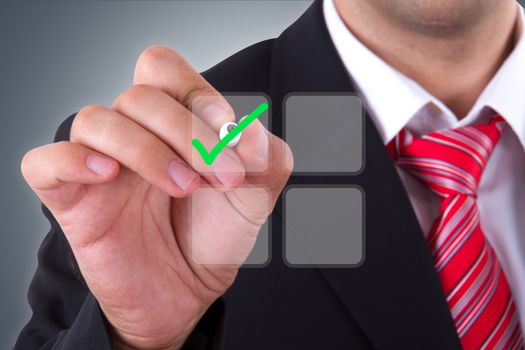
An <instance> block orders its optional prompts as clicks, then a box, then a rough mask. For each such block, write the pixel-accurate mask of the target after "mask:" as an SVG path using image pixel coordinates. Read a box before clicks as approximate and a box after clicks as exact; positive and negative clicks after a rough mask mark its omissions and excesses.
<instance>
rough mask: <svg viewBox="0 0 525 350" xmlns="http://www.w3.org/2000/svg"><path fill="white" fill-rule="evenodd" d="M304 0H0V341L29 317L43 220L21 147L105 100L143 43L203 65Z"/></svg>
mask: <svg viewBox="0 0 525 350" xmlns="http://www.w3.org/2000/svg"><path fill="white" fill-rule="evenodd" d="M310 3H311V1H193V2H191V1H159V2H156V1H130V2H125V1H110V2H102V1H58V2H50V1H49V2H48V1H41V2H29V1H26V2H14V1H12V2H7V3H6V2H0V118H1V124H0V146H1V147H0V149H1V152H2V154H1V169H2V171H1V172H0V184H1V185H0V186H1V197H0V222H1V227H2V232H1V235H0V273H1V298H0V349H7V348H11V347H12V345H13V343H14V340H15V338H16V336H17V333H18V331H19V330H20V329H21V327H22V326H23V325H24V324H25V323H26V322H27V320H28V319H29V317H30V310H29V307H28V306H27V302H26V290H27V287H28V285H29V282H30V279H31V276H32V274H33V272H34V270H35V267H36V253H37V249H38V246H39V244H40V242H41V240H42V239H43V237H44V235H45V234H46V233H47V231H48V229H49V225H48V223H47V221H46V220H45V219H44V218H43V216H42V215H41V213H40V208H39V202H38V201H37V199H36V197H34V196H33V194H32V193H31V191H30V190H29V189H28V188H27V187H26V185H25V183H24V181H23V179H22V178H21V176H20V172H19V163H20V160H21V158H22V156H23V154H24V153H25V152H26V151H27V150H28V149H30V148H32V147H35V146H38V145H42V144H45V143H48V142H50V141H51V138H52V135H53V134H54V132H55V129H56V127H57V126H58V125H59V123H60V122H61V121H62V120H63V119H65V117H67V116H68V115H69V114H71V113H73V112H75V111H77V110H78V109H79V108H81V107H82V106H83V105H86V104H90V103H102V104H110V103H111V101H112V99H113V98H114V97H116V96H117V95H118V94H119V93H120V92H121V91H122V90H124V89H125V88H126V87H127V86H128V85H129V84H130V83H131V81H132V73H133V67H134V63H135V59H136V58H137V57H138V55H139V54H140V52H141V51H142V50H143V49H144V48H146V47H148V46H150V45H153V44H164V45H167V46H170V47H172V48H174V49H176V50H178V51H179V52H181V53H182V54H183V55H184V56H185V57H186V58H187V59H188V60H189V61H190V62H191V63H192V64H193V65H194V67H195V68H197V69H198V70H204V69H206V68H208V67H210V66H212V65H213V64H214V63H216V62H219V61H220V60H222V59H224V58H226V57H228V56H229V55H231V54H233V53H234V52H236V51H238V50H240V49H242V48H244V47H246V46H248V45H250V44H252V43H255V42H257V41H260V40H264V39H267V38H271V37H275V36H277V35H279V34H280V32H281V31H282V30H283V29H285V28H286V27H287V26H288V25H289V24H290V23H292V22H293V21H294V20H295V19H296V18H297V17H298V16H299V15H300V14H301V13H302V12H303V11H304V10H305V9H306V8H307V7H308V5H309V4H310Z"/></svg>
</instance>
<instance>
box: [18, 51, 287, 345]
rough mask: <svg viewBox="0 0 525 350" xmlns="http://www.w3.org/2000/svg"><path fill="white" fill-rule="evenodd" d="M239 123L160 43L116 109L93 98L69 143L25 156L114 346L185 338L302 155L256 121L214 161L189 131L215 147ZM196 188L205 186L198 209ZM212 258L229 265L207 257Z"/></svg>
mask: <svg viewBox="0 0 525 350" xmlns="http://www.w3.org/2000/svg"><path fill="white" fill-rule="evenodd" d="M202 96H207V97H204V98H201V97H202ZM197 97H199V98H198V99H196V98H197ZM194 101H198V102H196V103H194ZM254 107H256V106H254ZM233 120H234V114H233V111H232V110H231V107H230V106H229V105H228V103H227V102H226V101H225V99H224V98H223V97H221V96H220V94H219V93H218V92H217V91H216V90H215V89H213V87H212V86H211V85H209V84H208V82H206V80H205V79H204V78H203V77H202V76H201V75H199V74H198V73H197V72H195V71H194V70H193V68H192V67H191V66H190V65H189V64H188V63H187V62H186V61H185V60H184V59H183V58H182V57H181V56H180V55H178V54H177V53H176V52H174V51H171V50H169V49H166V48H163V47H153V48H149V49H147V50H146V51H144V53H143V54H142V55H141V56H140V58H139V59H138V62H137V66H136V70H135V79H134V86H132V87H131V88H129V89H128V90H127V91H125V92H124V93H123V94H121V95H120V96H118V97H117V98H116V99H115V101H114V102H113V105H112V106H111V108H107V107H103V106H87V107H84V108H83V109H82V110H81V111H80V112H79V113H78V114H77V116H76V118H75V120H74V122H73V125H72V129H71V140H70V142H59V143H54V144H50V145H46V146H42V147H39V148H36V149H33V150H31V151H29V152H28V153H27V154H26V156H25V157H24V159H23V161H22V172H23V174H24V177H25V179H26V180H27V182H28V183H29V185H30V186H31V188H32V189H33V190H34V191H35V193H36V194H37V195H38V196H39V197H40V199H41V200H42V201H43V203H44V204H45V205H46V206H47V207H48V208H49V209H50V211H51V212H52V213H53V215H54V216H55V218H56V219H57V221H58V223H59V224H60V226H61V228H62V230H63V231H64V233H65V235H66V237H67V239H68V241H69V243H70V245H71V248H72V250H73V253H74V255H75V258H76V260H77V262H78V265H79V267H80V270H81V272H82V275H83V277H84V278H85V280H86V283H87V285H88V287H89V289H90V290H91V292H92V293H93V295H94V296H95V297H96V298H97V300H98V302H99V304H100V307H101V309H102V310H103V312H104V314H105V316H106V318H107V320H108V321H109V324H110V325H111V326H112V329H111V333H112V334H113V335H114V341H115V344H120V345H121V346H122V347H124V348H136V349H171V348H174V349H176V348H179V347H180V346H182V344H183V343H184V341H185V339H186V338H187V337H188V335H189V334H190V333H191V331H192V329H193V328H194V327H195V325H196V323H197V322H198V320H199V319H200V318H201V317H202V315H203V314H204V312H205V311H206V309H207V308H208V307H209V306H210V305H211V303H212V302H213V301H214V300H215V299H217V298H218V297H219V296H220V295H221V294H223V293H224V292H225V290H226V289H227V288H228V287H229V286H230V285H231V284H232V283H233V280H234V278H235V276H236V273H237V270H238V267H239V265H240V264H242V262H243V261H244V259H245V258H246V257H247V256H248V254H249V252H250V250H251V248H252V247H253V245H254V243H255V240H256V238H257V233H258V231H259V229H260V227H261V225H262V224H263V223H264V221H265V220H266V218H267V216H268V215H269V214H270V212H271V210H272V209H273V206H274V205H275V201H276V200H277V198H278V196H279V194H280V192H281V190H282V188H283V186H284V184H285V183H286V181H287V179H288V176H289V174H290V171H291V168H292V162H293V161H292V156H291V153H290V150H289V148H288V146H287V145H286V144H285V143H284V142H283V141H282V140H280V139H278V138H277V137H275V136H273V135H272V134H270V133H269V132H268V131H267V130H266V129H265V128H264V127H263V125H262V124H261V123H260V122H259V121H258V120H255V121H254V122H253V123H251V124H250V125H249V126H248V127H247V128H246V129H245V130H244V131H243V136H242V140H241V142H240V143H239V145H237V147H236V150H235V151H233V150H232V149H231V148H226V149H224V150H223V151H221V153H220V154H219V156H218V157H217V159H216V160H215V161H214V163H213V164H212V166H211V167H210V166H207V165H206V164H205V163H204V161H203V160H202V158H201V157H200V156H199V154H198V152H197V151H196V150H195V149H194V148H193V146H192V145H191V140H192V139H193V138H197V139H199V140H200V141H201V142H202V143H203V145H204V146H205V147H206V148H207V149H210V150H211V149H212V148H213V146H214V145H215V144H216V143H217V142H218V141H219V139H218V136H217V134H218V130H219V128H220V126H221V125H222V124H223V123H225V122H227V121H233ZM252 169H259V170H260V169H266V170H265V171H264V172H252V171H251V170H252ZM198 187H205V188H207V190H206V191H203V192H202V193H201V194H200V196H203V197H204V198H200V199H199V201H198V205H195V204H194V205H193V207H191V205H190V201H191V194H192V192H193V191H194V190H195V189H196V188H198ZM261 188H264V189H265V190H266V192H265V193H267V195H261ZM211 189H213V190H211ZM190 210H192V211H193V212H190ZM192 218H193V222H192V220H191V219H192ZM206 261H218V262H220V261H227V262H228V265H206V264H200V263H199V262H206Z"/></svg>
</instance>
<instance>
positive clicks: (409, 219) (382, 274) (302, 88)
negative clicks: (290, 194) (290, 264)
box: [271, 1, 460, 349]
mask: <svg viewBox="0 0 525 350" xmlns="http://www.w3.org/2000/svg"><path fill="white" fill-rule="evenodd" d="M272 62H273V65H272V77H271V96H272V99H273V106H274V107H273V115H274V123H273V128H272V129H273V131H274V132H275V133H276V134H277V135H278V136H282V125H281V123H278V122H276V121H278V120H280V116H281V115H282V101H283V97H284V96H285V95H286V94H288V93H293V92H353V91H355V89H354V88H353V86H352V84H351V82H350V80H349V78H348V74H347V72H346V70H345V68H344V66H343V64H342V62H341V61H340V59H339V57H338V55H337V52H336V50H335V48H334V46H333V44H332V42H331V39H330V37H329V34H328V31H327V29H326V25H325V23H324V18H323V15H322V2H321V1H316V2H315V3H314V4H313V5H312V6H311V7H310V9H309V10H308V11H307V12H306V13H305V14H304V15H303V16H302V17H301V18H300V19H299V20H298V21H297V22H296V23H294V24H293V25H292V26H291V27H289V28H288V29H287V30H286V31H285V32H284V33H283V34H282V35H281V37H279V38H278V39H277V40H276V41H275V45H274V51H273V60H272ZM365 125H366V141H365V147H366V167H365V170H364V172H362V173H361V174H359V175H357V176H330V177H318V176H317V177H313V176H312V177H295V176H292V178H291V179H290V183H292V184H298V183H324V184H348V183H350V184H357V185H360V186H361V187H362V188H363V189H364V191H365V196H366V208H365V213H366V221H365V222H366V224H365V227H366V230H365V240H366V244H365V245H366V252H365V255H366V258H365V262H364V264H363V265H362V266H360V267H358V268H353V269H341V268H321V269H319V271H320V272H321V274H322V275H323V276H324V278H325V279H326V281H327V282H328V283H329V285H330V286H331V287H332V289H333V291H334V292H335V293H336V295H337V296H338V297H339V298H340V300H341V301H342V303H343V305H344V306H345V307H346V308H347V309H348V310H349V312H350V314H351V315H352V317H354V318H355V319H356V320H357V321H358V322H359V324H360V325H361V327H362V329H363V331H364V332H365V334H367V336H368V337H369V339H370V340H371V342H372V343H373V344H374V345H375V346H376V347H377V348H379V349H392V348H407V346H408V347H411V348H426V347H429V346H430V345H431V346H430V347H432V348H447V349H454V348H458V349H459V348H460V345H459V339H458V337H457V335H456V331H455V328H454V325H453V322H452V320H451V317H450V313H449V310H448V306H447V304H446V301H445V299H444V296H443V294H442V291H441V285H440V282H439V279H438V277H437V273H436V272H435V269H434V266H433V262H432V259H431V257H430V254H429V253H428V250H427V247H426V244H425V240H424V238H423V234H422V232H421V229H420V227H419V225H418V222H417V219H416V217H415V215H414V212H413V210H412V207H411V204H410V202H409V199H408V197H407V194H406V192H405V190H404V188H403V186H402V183H401V181H400V179H399V176H398V174H397V172H396V170H395V167H394V165H393V163H392V161H391V160H390V157H389V155H388V154H387V152H386V149H385V146H384V145H383V143H382V141H381V138H380V137H379V134H378V132H377V130H376V128H375V127H374V125H373V123H372V121H371V120H370V118H368V117H367V118H366V122H365ZM281 208H282V206H281V203H278V205H277V207H276V209H277V212H280V210H281ZM440 344H441V345H442V346H441V347H440Z"/></svg>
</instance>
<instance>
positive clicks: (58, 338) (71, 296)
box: [15, 115, 224, 350]
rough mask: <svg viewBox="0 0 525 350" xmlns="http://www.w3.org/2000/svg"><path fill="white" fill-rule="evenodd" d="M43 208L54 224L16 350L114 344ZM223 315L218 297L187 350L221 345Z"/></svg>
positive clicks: (62, 133)
mask: <svg viewBox="0 0 525 350" xmlns="http://www.w3.org/2000/svg"><path fill="white" fill-rule="evenodd" d="M74 117H75V115H72V116H70V117H69V118H68V119H66V121H64V122H63V123H62V124H61V126H60V127H59V129H58V131H57V134H56V136H55V142H58V141H64V140H68V139H69V130H70V128H71V123H72V121H73V119H74ZM42 211H43V213H44V215H45V216H46V218H47V219H48V220H49V223H50V224H51V229H50V231H49V233H48V234H47V236H46V237H45V239H44V241H43V243H42V245H41V246H40V249H39V252H38V267H37V270H36V272H35V275H34V277H33V280H32V281H31V285H30V287H29V292H28V301H29V304H30V306H31V309H32V311H33V315H32V317H31V319H30V321H29V322H28V324H27V325H26V326H25V327H24V329H23V330H22V331H21V333H20V334H19V336H18V340H17V342H16V345H15V349H17V350H18V349H20V350H22V349H23V350H25V349H39V350H44V349H54V350H58V349H60V350H70V349H75V350H84V349H85V350H88V349H89V350H92V349H97V350H106V349H111V342H110V339H109V333H108V331H107V328H106V327H107V325H106V321H105V318H104V316H103V314H102V312H101V310H100V307H99V305H98V302H97V300H96V299H95V297H94V296H93V295H92V294H91V293H90V291H89V289H88V288H87V286H86V284H85V283H84V281H83V278H82V275H81V274H80V270H79V269H78V266H77V264H76V261H75V258H74V256H73V253H72V251H71V247H70V246H69V243H68V241H67V239H66V238H65V236H64V233H63V232H62V230H61V228H60V226H59V224H58V222H57V221H56V220H55V218H54V217H53V215H52V214H51V212H50V211H49V210H48V209H47V208H46V207H45V206H42ZM173 317H177V315H173ZM223 320H224V303H223V301H222V300H221V299H219V300H218V301H216V302H215V303H214V304H213V305H212V306H211V307H210V308H209V310H208V311H207V312H206V314H205V315H204V317H203V318H202V319H201V321H200V322H199V323H198V325H197V327H196V328H195V330H194V331H193V333H192V334H191V335H190V337H189V338H188V340H187V342H186V344H185V346H184V348H183V349H184V350H219V349H221V348H222V337H223V325H224V321H223Z"/></svg>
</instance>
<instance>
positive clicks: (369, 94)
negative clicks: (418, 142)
mask: <svg viewBox="0 0 525 350" xmlns="http://www.w3.org/2000/svg"><path fill="white" fill-rule="evenodd" d="M323 12H324V16H325V20H326V24H327V27H328V31H329V33H330V36H331V38H332V41H333V43H334V45H335V47H336V49H337V51H338V54H339V56H340V57H341V60H342V61H343V64H344V65H345V67H346V69H347V71H348V73H349V74H350V77H351V79H352V80H353V81H354V83H355V85H356V86H357V88H358V90H359V91H360V93H361V94H362V96H361V97H362V99H363V103H364V104H365V106H366V107H367V109H368V111H369V112H370V115H371V117H372V118H373V119H374V122H375V125H376V127H377V128H378V131H379V133H380V135H381V137H382V139H383V142H384V143H385V144H386V143H388V142H389V141H390V140H391V139H392V138H393V137H394V136H395V135H396V134H397V133H398V132H399V131H400V130H401V129H402V128H403V127H405V125H407V124H408V123H409V122H410V120H411V119H412V118H414V117H417V114H418V112H420V111H421V110H422V109H423V108H424V107H425V106H433V107H438V109H439V111H440V115H441V116H442V117H443V118H445V120H446V121H447V124H448V125H450V126H449V127H457V126H461V125H467V124H470V123H472V122H474V120H475V119H476V118H477V116H478V115H479V114H480V112H481V111H482V109H483V108H484V107H490V108H492V109H494V110H495V111H497V112H498V113H500V114H501V115H502V116H503V117H504V118H505V119H506V120H507V122H508V123H509V125H510V126H511V128H512V129H513V131H514V132H515V133H516V135H517V136H518V138H519V139H520V141H521V144H522V146H523V147H524V148H525V40H524V38H523V37H524V35H523V31H524V29H523V27H524V26H523V22H524V20H523V17H524V15H523V11H520V12H521V18H520V24H519V26H517V30H518V31H519V33H518V35H517V43H516V46H515V48H514V49H513V51H512V52H511V54H510V55H509V56H508V57H507V59H506V60H505V61H504V63H503V65H502V66H501V67H500V69H499V70H498V72H497V73H496V74H495V76H494V77H493V78H492V80H491V81H490V82H489V84H488V85H487V87H486V88H485V89H484V91H483V92H482V94H481V95H480V97H479V98H478V100H477V101H476V103H475V105H474V106H473V108H472V109H471V111H470V112H469V113H468V115H467V116H466V117H465V118H463V119H462V120H461V121H458V120H457V118H456V117H455V116H454V113H453V112H452V111H450V109H449V108H448V107H447V106H445V105H444V104H443V103H442V102H441V101H439V100H438V99H437V98H435V97H434V96H432V95H431V94H430V93H429V92H427V91H426V90H425V89H423V88H422V87H421V86H420V85H419V84H418V83H416V82H415V81H414V80H412V79H410V78H408V77H407V76H405V75H404V74H402V73H401V72H399V71H398V70H396V69H395V68H393V67H391V66H390V65H389V64H387V63H386V62H385V61H383V60H382V59H381V58H380V57H379V56H377V55H376V54H375V53H373V52H372V51H370V50H369V49H368V48H367V47H366V46H365V45H364V44H363V43H361V42H360V41H359V40H358V39H357V38H356V37H355V36H354V35H353V34H352V32H351V31H350V30H348V28H347V27H346V25H345V23H344V22H343V20H342V19H341V17H340V16H339V14H338V13H337V9H336V7H335V4H334V2H333V0H324V2H323Z"/></svg>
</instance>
